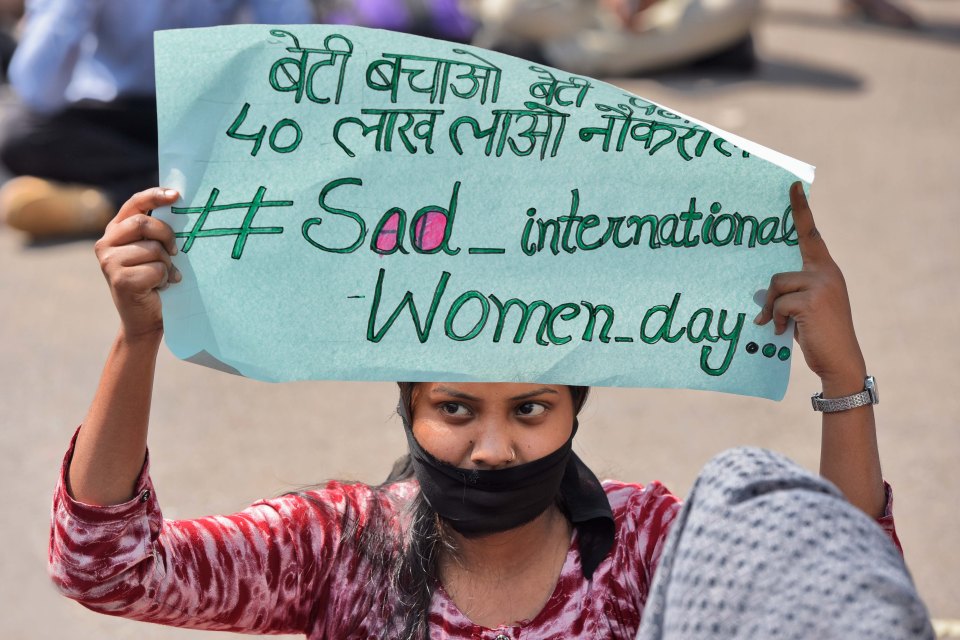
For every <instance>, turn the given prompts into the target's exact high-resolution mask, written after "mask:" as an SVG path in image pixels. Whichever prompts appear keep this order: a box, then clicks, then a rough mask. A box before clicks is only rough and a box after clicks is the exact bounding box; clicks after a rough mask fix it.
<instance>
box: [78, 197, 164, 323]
mask: <svg viewBox="0 0 960 640" xmlns="http://www.w3.org/2000/svg"><path fill="white" fill-rule="evenodd" d="M178 197H179V194H178V193H177V192H176V191H173V190H171V189H160V188H156V189H148V190H146V191H142V192H140V193H138V194H136V195H134V196H133V197H132V198H130V199H129V200H127V202H126V203H124V205H123V206H122V207H120V211H119V212H118V213H117V215H116V217H115V218H114V219H113V220H112V221H111V222H110V224H109V225H107V229H106V231H105V232H104V234H103V237H102V238H100V240H98V241H97V244H96V254H97V259H98V260H99V261H100V269H101V270H102V271H103V275H104V277H105V278H106V279H107V283H108V284H109V286H110V293H111V295H112V296H113V301H114V304H115V305H116V307H117V311H118V312H119V314H120V319H121V322H122V324H123V329H124V331H125V332H126V334H127V336H128V337H137V336H141V335H145V334H149V333H155V332H159V331H162V329H163V319H162V315H161V308H160V296H159V295H158V293H157V292H158V291H159V290H161V289H164V288H166V287H167V286H169V284H170V283H176V282H179V281H180V279H181V275H180V272H179V271H178V270H177V268H176V267H175V266H173V263H172V262H171V259H170V256H172V255H175V254H176V253H177V245H176V241H175V237H174V233H173V230H172V229H171V228H170V226H169V225H167V224H166V223H165V222H163V221H161V220H157V219H156V218H152V217H150V215H149V213H150V211H152V210H153V209H155V208H157V207H161V206H165V205H169V204H171V203H173V202H175V201H176V199H177V198H178Z"/></svg>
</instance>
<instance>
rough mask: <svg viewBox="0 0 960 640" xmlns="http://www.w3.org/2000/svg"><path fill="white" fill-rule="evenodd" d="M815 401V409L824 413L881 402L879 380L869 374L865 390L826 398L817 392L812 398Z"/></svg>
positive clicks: (864, 383)
mask: <svg viewBox="0 0 960 640" xmlns="http://www.w3.org/2000/svg"><path fill="white" fill-rule="evenodd" d="M810 401H811V402H812V403H813V410H814V411H823V412H824V413H834V412H836V411H847V410H848V409H856V408H857V407H863V406H866V405H868V404H877V403H878V402H880V392H879V391H877V381H876V380H875V379H874V377H873V376H867V379H866V380H864V381H863V391H861V392H860V393H855V394H853V395H852V396H844V397H842V398H824V397H823V393H815V394H813V397H811V398H810Z"/></svg>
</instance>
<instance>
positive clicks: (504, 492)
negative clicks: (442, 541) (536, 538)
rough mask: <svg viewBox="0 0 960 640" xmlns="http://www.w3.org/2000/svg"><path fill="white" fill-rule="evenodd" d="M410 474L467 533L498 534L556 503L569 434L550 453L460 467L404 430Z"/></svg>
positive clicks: (436, 507)
mask: <svg viewBox="0 0 960 640" xmlns="http://www.w3.org/2000/svg"><path fill="white" fill-rule="evenodd" d="M406 431H407V443H408V444H409V446H410V460H411V462H412V463H413V472H414V474H415V475H416V477H417V480H419V481H420V491H421V492H422V493H423V497H424V498H426V500H427V502H428V503H429V504H430V506H431V507H433V510H434V511H436V512H437V513H438V514H440V517H442V518H443V519H444V520H445V521H446V522H447V523H449V524H450V526H451V527H453V528H454V529H456V530H457V531H459V532H460V533H462V534H465V535H483V534H487V533H497V532H500V531H506V530H508V529H513V528H514V527H519V526H520V525H522V524H525V523H527V522H530V521H531V520H533V519H534V518H536V517H537V516H539V515H540V514H541V513H543V512H544V511H546V510H547V508H548V507H549V506H550V505H551V504H554V503H555V502H556V499H557V496H559V495H560V482H561V481H562V480H563V474H564V472H565V471H566V469H567V463H568V462H569V460H570V455H571V453H572V447H573V435H571V436H570V439H569V440H567V441H566V442H565V443H564V444H563V446H561V447H560V448H559V449H557V450H556V451H554V452H553V453H551V454H549V455H547V456H545V457H543V458H540V459H538V460H534V461H533V462H527V463H524V464H520V465H517V466H515V467H507V468H506V469H490V470H486V469H461V468H459V467H455V466H453V465H451V464H449V463H446V462H443V461H442V460H438V459H437V458H436V457H434V456H433V455H431V454H430V453H428V452H427V451H426V450H425V449H424V448H423V447H421V446H420V443H419V442H417V440H416V438H414V437H413V430H412V429H407V430H406Z"/></svg>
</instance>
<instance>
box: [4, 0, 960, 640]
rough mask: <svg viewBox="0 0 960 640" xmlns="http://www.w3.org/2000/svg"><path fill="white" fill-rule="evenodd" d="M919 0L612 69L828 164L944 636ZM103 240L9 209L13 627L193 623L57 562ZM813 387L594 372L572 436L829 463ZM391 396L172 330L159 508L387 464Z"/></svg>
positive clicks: (952, 375)
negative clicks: (881, 24) (75, 577)
mask: <svg viewBox="0 0 960 640" xmlns="http://www.w3.org/2000/svg"><path fill="white" fill-rule="evenodd" d="M912 6H913V7H914V8H915V9H916V10H917V13H918V15H919V16H920V17H921V18H922V20H923V21H924V23H925V24H926V28H925V29H923V30H921V31H919V32H916V33H898V32H893V31H889V30H885V29H880V28H875V27H869V26H866V25H863V24H860V23H857V22H855V21H850V20H846V19H843V18H842V17H841V16H840V14H839V10H838V9H839V7H838V3H837V2H832V1H827V0H819V1H810V2H805V1H802V0H776V1H774V2H769V3H768V5H767V12H766V15H765V17H764V19H763V20H762V22H761V24H760V25H759V27H758V29H757V31H756V42H757V47H758V51H759V55H760V58H761V66H760V69H759V71H758V72H757V73H755V74H752V75H730V76H717V75H703V74H686V75H678V74H673V75H667V76H660V77H656V78H651V79H641V80H636V79H631V80H615V81H616V82H618V83H619V84H622V85H623V86H624V87H626V88H627V89H629V90H631V91H634V92H636V93H638V94H640V95H642V96H645V97H648V98H650V99H653V100H655V101H658V102H661V103H664V104H666V105H668V106H671V107H673V108H675V109H677V110H680V111H682V112H685V113H687V114H690V115H692V116H695V117H697V118H699V119H701V120H705V121H707V122H710V123H713V124H716V125H717V126H720V127H722V128H725V129H728V130H730V131H733V132H735V133H737V134H740V135H742V136H744V137H747V138H749V139H751V140H755V141H757V142H760V143H762V144H764V145H767V146H769V147H772V148H774V149H777V150H779V151H782V152H784V153H786V154H788V155H792V156H794V157H796V158H799V159H802V160H804V161H807V162H810V163H811V164H815V165H817V167H818V169H817V180H816V182H815V184H814V187H813V190H812V205H813V208H814V213H815V214H816V216H817V221H818V226H819V227H820V229H821V231H822V233H823V236H824V238H825V239H826V241H827V244H828V246H829V247H830V250H831V252H832V253H833V255H834V257H835V259H836V260H837V261H838V263H839V264H840V265H841V267H842V268H843V270H844V273H845V275H846V278H847V282H848V286H849V289H850V293H851V298H852V304H853V308H854V314H855V320H856V323H857V329H858V335H859V337H860V340H861V343H862V346H863V349H864V352H865V354H866V358H867V363H868V367H869V370H870V372H871V373H872V374H874V375H875V376H876V377H877V379H878V380H879V383H880V388H881V394H882V402H881V404H880V406H879V407H878V410H877V416H878V420H879V439H880V447H881V454H882V458H883V468H884V475H885V477H886V478H887V479H888V480H889V481H890V482H891V483H892V485H893V487H894V495H895V513H896V519H897V529H898V532H899V534H900V538H901V541H902V542H903V546H904V549H905V553H906V559H907V563H908V565H909V567H910V569H911V571H912V573H913V576H914V579H915V581H916V583H917V586H918V588H919V590H920V593H921V594H922V596H923V597H924V599H925V601H926V603H927V605H928V607H929V610H930V613H931V616H932V617H933V618H935V619H938V620H940V621H942V622H941V623H940V624H939V628H940V629H941V631H942V635H943V637H947V635H948V634H950V633H956V634H957V635H956V637H960V631H957V629H958V628H960V625H956V626H954V627H953V629H954V631H953V632H950V631H948V628H949V627H950V624H951V623H950V622H949V621H950V620H956V619H960V551H958V546H960V533H958V532H960V497H958V496H960V465H958V456H960V428H958V423H960V390H958V388H957V383H958V381H960V378H958V376H957V375H956V369H957V365H958V364H960V346H958V342H957V341H956V340H957V335H956V334H957V333H958V329H960V320H958V318H960V295H958V294H960V286H958V284H957V283H958V282H960V242H958V240H957V230H956V226H957V223H958V219H960V218H958V217H957V214H958V213H960V206H958V203H960V153H958V152H957V145H958V143H960V3H957V2H950V1H949V0H914V1H913V2H912ZM4 106H5V105H2V106H0V109H2V108H3V107H4ZM92 244H93V243H92V241H90V240H80V241H72V242H61V243H48V244H35V243H29V242H27V241H26V240H25V238H23V237H22V236H20V235H18V234H16V233H14V232H13V231H11V230H9V229H4V228H0V301H2V302H0V305H2V307H0V308H2V314H0V496H2V499H3V503H4V504H5V505H6V506H5V507H4V508H3V510H2V516H0V548H2V549H3V550H4V553H3V557H2V561H0V603H2V604H0V611H2V615H0V636H2V637H3V638H62V637H65V636H69V637H71V638H74V639H76V640H86V639H90V640H92V639H101V638H142V639H157V638H169V639H173V638H192V637H194V636H195V632H189V631H181V630H172V629H164V628H160V627H154V626H149V625H143V624H140V623H132V622H127V621H124V620H117V619H113V618H109V617H106V616H100V615H96V614H93V613H91V612H89V611H86V610H85V609H83V608H82V607H80V606H79V605H77V604H75V603H72V602H70V601H67V600H65V599H63V598H61V597H60V596H59V595H57V594H56V593H55V592H54V589H53V587H52V586H51V585H50V583H49V581H48V579H47V575H46V568H45V563H46V544H47V537H48V521H49V509H50V494H51V490H52V488H53V483H54V479H55V477H56V474H57V471H58V468H59V464H60V459H61V457H62V455H63V452H64V449H65V447H66V445H67V442H68V440H69V437H70V435H71V433H72V432H73V430H74V429H75V428H76V426H77V424H78V423H79V422H80V421H81V420H82V418H83V415H84V413H85V411H86V407H87V404H88V403H89V401H90V398H91V397H92V393H93V390H94V388H95V385H96V381H97V376H98V374H99V371H100V367H101V366H102V362H103V358H104V356H105V354H106V351H107V348H108V346H109V344H110V342H111V339H112V337H113V335H114V333H115V331H116V327H117V320H116V315H115V312H114V310H113V307H112V304H111V301H110V297H109V294H108V292H107V289H106V287H105V286H104V283H103V280H102V277H101V276H100V273H99V268H98V266H97V263H96V260H95V259H94V256H93V251H92ZM816 389H817V382H816V380H815V379H814V377H813V375H812V374H811V373H809V372H808V371H806V370H805V368H804V366H803V363H802V360H801V359H795V360H794V369H793V377H792V380H791V384H790V389H789V391H788V393H787V396H786V398H785V399H784V400H783V401H782V402H779V403H774V402H769V401H765V400H756V399H750V398H742V397H735V396H728V395H723V394H714V393H705V392H691V391H683V390H676V391H663V390H636V389H634V390H628V389H597V390H595V393H594V395H593V397H592V399H591V400H590V402H589V404H588V406H587V408H586V410H585V413H584V415H583V416H582V419H581V424H582V425H583V426H582V428H581V430H580V433H579V435H578V437H577V450H578V451H579V453H580V454H581V456H582V457H583V458H584V459H585V460H586V461H587V463H588V464H590V465H591V466H592V467H593V468H594V469H595V470H596V471H598V473H599V474H600V475H602V476H608V477H617V478H621V479H623V480H630V481H639V482H648V481H650V480H653V479H659V480H661V481H663V482H664V483H666V484H667V486H669V487H670V488H672V489H673V491H675V492H677V493H680V494H684V493H685V492H686V491H688V490H689V488H690V486H691V483H692V481H693V479H694V477H695V476H696V473H697V471H698V469H699V468H700V467H701V466H702V465H703V464H704V463H705V462H706V461H707V460H708V459H709V458H710V457H711V456H713V455H714V454H715V453H717V452H719V451H721V450H722V449H725V448H727V447H731V446H736V445H744V444H750V445H758V446H763V447H770V448H772V449H775V450H777V451H781V452H783V453H785V454H787V455H789V456H791V457H793V458H794V459H796V460H798V461H799V462H800V463H801V464H803V465H805V466H807V467H808V468H810V469H816V468H817V461H818V455H819V420H818V418H817V416H816V415H815V414H813V412H812V411H811V410H810V403H809V394H810V393H812V392H813V391H815V390H816ZM395 402H396V394H395V388H394V387H393V386H392V385H390V384H372V383H322V382H314V383H297V384H284V385H269V384H264V383H259V382H255V381H251V380H247V379H242V378H237V377H233V376H228V375H224V374H222V373H217V372H215V371H212V370H209V369H205V368H203V367H199V366H195V365H190V364H187V363H183V362H180V361H178V360H176V359H175V358H173V356H171V355H170V354H169V352H167V351H166V350H165V349H164V350H163V351H162V352H161V354H160V359H159V364H158V372H157V382H156V393H155V400H154V405H153V412H152V431H151V440H150V443H151V456H152V464H153V467H152V468H153V477H154V481H155V483H156V486H157V488H158V492H159V494H160V498H161V500H162V504H163V505H164V513H165V515H166V516H167V517H170V518H184V517H192V516H199V515H204V514H209V513H226V512H232V511H235V510H238V509H241V508H243V507H244V506H246V505H247V504H249V503H250V502H252V501H253V500H256V499H257V498H260V497H264V496H270V495H275V494H278V493H281V492H283V491H287V490H289V489H291V488H295V487H298V486H300V485H304V484H311V483H315V482H318V481H321V480H323V479H326V478H334V477H346V478H353V479H359V480H364V481H378V480H380V479H382V478H383V477H384V475H385V474H386V472H387V470H388V469H389V467H390V464H391V462H392V461H393V460H394V458H395V457H396V456H398V455H399V454H400V453H402V452H403V450H404V446H405V445H404V441H403V437H402V433H401V429H400V425H399V421H398V420H397V419H396V418H395V417H393V415H392V411H393V407H394V405H395ZM197 637H199V636H197ZM205 637H209V636H205ZM221 637H223V636H221ZM950 637H953V636H952V635H951V636H950Z"/></svg>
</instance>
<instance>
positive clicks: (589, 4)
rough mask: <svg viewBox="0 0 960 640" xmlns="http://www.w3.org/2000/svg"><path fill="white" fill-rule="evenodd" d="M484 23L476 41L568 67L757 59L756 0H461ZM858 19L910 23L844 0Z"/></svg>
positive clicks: (871, 5) (610, 70)
mask: <svg viewBox="0 0 960 640" xmlns="http://www.w3.org/2000/svg"><path fill="white" fill-rule="evenodd" d="M466 1H467V6H469V7H470V9H471V11H472V12H473V13H474V14H475V15H476V16H477V19H478V21H479V22H480V24H481V25H482V27H481V28H480V31H479V32H478V34H477V37H476V38H475V41H474V44H477V45H479V46H484V47H488V48H493V49H501V50H505V51H507V52H511V53H516V54H517V55H521V56H525V57H533V58H537V59H539V60H541V61H543V62H545V63H547V64H550V65H553V66H555V67H560V68H561V69H565V70H567V71H571V72H573V73H580V74H583V75H592V76H631V75H637V74H643V73H649V72H654V71H662V70H665V69H673V68H678V67H684V66H687V65H690V64H694V63H701V62H706V63H709V64H710V65H712V66H715V67H721V68H727V69H730V70H734V71H749V70H752V69H753V68H754V66H755V64H756V57H755V54H754V48H753V38H752V36H751V33H752V31H753V29H754V27H755V24H756V21H757V18H758V17H759V15H760V10H761V0H466ZM843 3H844V5H843V6H844V7H845V8H846V10H847V11H848V12H851V13H853V14H855V15H857V16H859V17H861V18H863V19H866V20H869V21H871V22H875V23H878V24H882V25H884V26H889V27H897V28H912V27H916V21H915V20H914V19H913V17H912V16H911V15H910V14H909V13H908V12H907V11H905V10H904V9H902V8H900V7H899V6H897V5H896V4H893V3H892V2H890V1H889V0H843Z"/></svg>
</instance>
